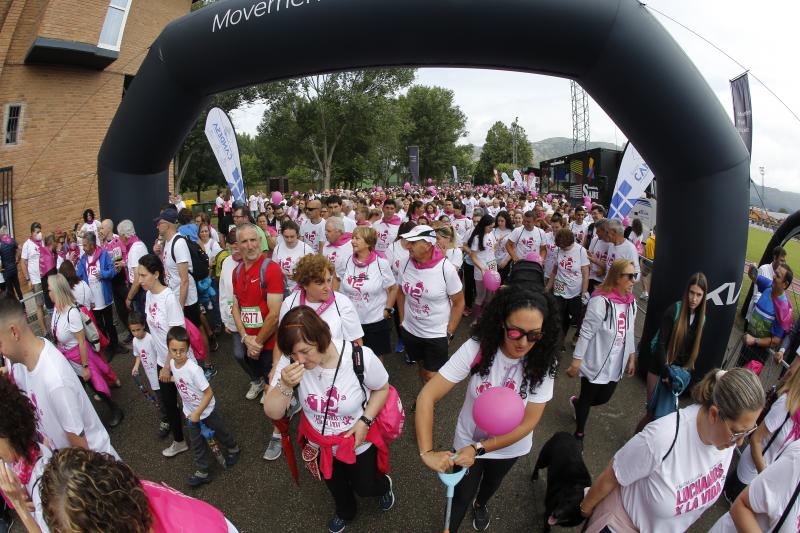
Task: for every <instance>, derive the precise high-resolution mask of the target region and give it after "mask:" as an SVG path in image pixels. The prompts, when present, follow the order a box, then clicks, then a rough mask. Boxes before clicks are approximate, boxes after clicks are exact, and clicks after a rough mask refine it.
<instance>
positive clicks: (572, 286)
mask: <svg viewBox="0 0 800 533" xmlns="http://www.w3.org/2000/svg"><path fill="white" fill-rule="evenodd" d="M549 257H550V256H549V255H548V258H549ZM553 259H554V260H555V261H557V264H558V270H556V279H555V280H553V294H554V295H556V296H560V297H562V298H565V299H567V300H569V299H570V298H575V297H576V296H579V295H580V294H581V288H582V286H583V274H582V272H581V268H582V267H585V266H589V264H590V263H589V255H588V254H587V253H586V248H584V247H583V246H581V245H580V244H578V243H573V244H572V246H570V248H569V249H567V250H562V249H561V248H558V247H556V251H555V252H554V253H553Z"/></svg>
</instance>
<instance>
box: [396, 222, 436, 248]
mask: <svg viewBox="0 0 800 533" xmlns="http://www.w3.org/2000/svg"><path fill="white" fill-rule="evenodd" d="M400 238H401V239H405V240H407V241H408V242H414V241H423V240H424V241H428V242H429V243H431V244H436V230H435V229H433V228H432V227H430V226H427V225H425V224H421V225H419V226H414V229H412V230H411V231H409V232H408V233H403V234H402V235H400Z"/></svg>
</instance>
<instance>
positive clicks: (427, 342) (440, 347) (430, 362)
mask: <svg viewBox="0 0 800 533" xmlns="http://www.w3.org/2000/svg"><path fill="white" fill-rule="evenodd" d="M402 335H403V343H404V344H405V345H406V353H407V354H408V358H409V359H410V360H411V361H414V362H418V361H421V362H422V368H424V369H425V370H427V371H428V372H438V371H439V369H440V368H442V366H444V364H445V363H446V362H447V337H438V338H434V339H423V338H422V337H417V336H415V335H412V334H411V333H409V332H407V331H406V330H403V334H402Z"/></svg>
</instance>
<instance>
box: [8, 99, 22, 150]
mask: <svg viewBox="0 0 800 533" xmlns="http://www.w3.org/2000/svg"><path fill="white" fill-rule="evenodd" d="M21 122H22V104H8V105H7V106H6V113H5V121H4V124H5V126H4V127H5V130H4V131H3V144H17V142H18V141H19V127H20V124H21Z"/></svg>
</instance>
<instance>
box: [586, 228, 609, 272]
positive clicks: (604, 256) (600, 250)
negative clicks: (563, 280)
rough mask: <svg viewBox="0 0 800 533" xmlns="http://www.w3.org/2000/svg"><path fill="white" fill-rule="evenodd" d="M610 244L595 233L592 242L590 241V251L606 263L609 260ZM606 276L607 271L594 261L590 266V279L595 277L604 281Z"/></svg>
mask: <svg viewBox="0 0 800 533" xmlns="http://www.w3.org/2000/svg"><path fill="white" fill-rule="evenodd" d="M609 246H610V244H609V243H607V242H606V241H604V240H602V239H601V238H600V237H598V236H597V234H595V236H594V237H592V242H591V243H589V252H591V253H592V255H594V257H595V258H596V259H599V260H600V261H601V262H602V263H603V264H606V261H607V260H608V247H609ZM605 277H606V274H605V272H603V271H602V270H601V268H600V267H599V266H597V265H596V264H594V263H592V264H591V266H590V267H589V279H593V280H595V281H603V280H604V279H605Z"/></svg>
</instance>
